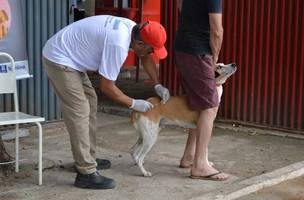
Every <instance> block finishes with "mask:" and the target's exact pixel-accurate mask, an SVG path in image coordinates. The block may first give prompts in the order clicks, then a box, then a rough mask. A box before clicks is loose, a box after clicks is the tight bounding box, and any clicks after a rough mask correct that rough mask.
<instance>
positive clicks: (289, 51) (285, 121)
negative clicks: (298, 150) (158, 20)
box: [161, 0, 304, 133]
mask: <svg viewBox="0 0 304 200" xmlns="http://www.w3.org/2000/svg"><path fill="white" fill-rule="evenodd" d="M223 2H224V5H223V10H224V13H223V20H224V21H223V26H224V31H225V33H224V42H223V47H222V52H221V57H220V61H221V62H225V63H228V62H236V63H237V64H238V66H239V68H238V71H237V74H235V75H234V76H233V77H232V78H231V79H230V80H229V81H228V82H227V83H226V84H225V93H224V96H223V99H222V103H221V108H220V111H219V117H218V118H219V119H223V120H225V121H231V122H232V121H234V122H238V123H244V124H252V125H258V126H267V127H269V128H278V129H281V128H283V129H289V130H293V131H297V132H300V133H303V131H304V98H303V95H304V69H303V68H304V54H303V52H304V1H303V0H259V1H256V0H247V1H244V0H224V1H223ZM162 4H163V5H162V8H163V10H162V11H163V13H162V16H163V19H162V22H163V24H164V25H165V26H166V28H167V30H168V31H169V33H168V34H169V38H168V48H169V51H170V54H169V58H168V59H167V60H166V61H165V62H164V63H163V69H162V72H161V76H162V80H163V82H164V83H165V84H166V85H167V86H169V88H170V89H171V91H172V92H173V93H175V94H179V90H180V89H179V83H178V79H177V75H176V72H175V67H174V61H173V55H172V52H171V51H172V41H173V37H174V35H175V30H176V26H177V21H178V20H177V18H178V17H177V10H176V5H175V1H162Z"/></svg>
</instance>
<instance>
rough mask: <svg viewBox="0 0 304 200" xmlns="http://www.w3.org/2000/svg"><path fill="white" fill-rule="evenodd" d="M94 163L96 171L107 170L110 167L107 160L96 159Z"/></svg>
mask: <svg viewBox="0 0 304 200" xmlns="http://www.w3.org/2000/svg"><path fill="white" fill-rule="evenodd" d="M96 162H97V167H96V169H97V170H101V169H109V168H110V167H111V162H110V161H109V160H105V159H99V158H96Z"/></svg>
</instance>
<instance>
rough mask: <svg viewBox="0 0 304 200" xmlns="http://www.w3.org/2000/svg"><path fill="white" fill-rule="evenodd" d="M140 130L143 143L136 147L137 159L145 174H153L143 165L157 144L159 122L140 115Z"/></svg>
mask: <svg viewBox="0 0 304 200" xmlns="http://www.w3.org/2000/svg"><path fill="white" fill-rule="evenodd" d="M137 125H138V132H139V134H140V137H141V138H142V141H141V143H139V145H136V146H135V147H136V148H134V152H135V153H134V155H135V156H134V157H135V161H136V163H137V165H138V167H139V168H140V170H141V172H142V173H143V175H144V176H152V174H151V173H150V172H148V171H146V170H145V168H144V167H143V163H144V158H145V156H146V155H147V153H148V152H149V151H150V150H151V148H152V146H153V145H154V144H155V142H156V140H157V136H158V132H159V123H155V122H153V121H150V120H149V119H148V118H146V117H140V118H139V120H138V124H137Z"/></svg>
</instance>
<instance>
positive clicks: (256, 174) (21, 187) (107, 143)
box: [0, 80, 304, 200]
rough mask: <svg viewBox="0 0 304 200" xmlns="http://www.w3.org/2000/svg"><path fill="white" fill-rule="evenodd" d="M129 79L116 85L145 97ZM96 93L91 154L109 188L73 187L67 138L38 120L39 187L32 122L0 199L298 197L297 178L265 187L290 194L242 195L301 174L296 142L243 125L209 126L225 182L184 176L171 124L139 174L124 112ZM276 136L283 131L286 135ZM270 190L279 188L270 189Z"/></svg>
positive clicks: (182, 138)
mask: <svg viewBox="0 0 304 200" xmlns="http://www.w3.org/2000/svg"><path fill="white" fill-rule="evenodd" d="M131 81H133V82H132V84H130V80H122V81H119V82H118V83H117V84H118V85H119V87H121V88H122V89H123V91H124V92H125V93H127V94H128V95H130V96H132V97H135V98H142V99H145V98H147V97H149V96H153V95H151V94H153V88H152V86H151V85H149V84H143V82H140V83H136V84H134V80H131ZM93 82H94V81H93ZM99 97H100V100H101V102H100V103H99V105H100V111H104V112H107V113H103V112H99V113H98V139H97V143H98V154H97V156H98V157H99V158H106V159H109V160H111V162H112V167H111V169H108V170H104V171H101V173H102V175H104V176H108V177H111V178H114V179H115V180H116V181H117V187H116V188H115V189H113V190H106V191H100V190H86V189H78V188H75V187H74V186H73V182H74V179H75V175H76V174H75V172H73V167H72V166H73V163H72V162H73V159H72V154H71V151H70V143H69V137H68V134H67V132H66V129H65V126H64V124H63V123H62V122H58V123H50V124H45V125H44V127H43V130H44V137H43V145H44V146H43V160H44V167H45V170H44V172H43V185H42V186H38V185H36V183H37V170H35V163H36V161H37V154H38V151H37V137H36V136H37V135H36V129H35V128H34V127H32V128H31V129H30V136H29V137H24V138H21V141H20V145H21V146H20V151H21V159H23V158H24V159H27V160H25V161H24V162H22V163H21V166H20V172H19V173H17V174H14V173H13V174H11V175H10V176H9V177H8V178H6V177H0V199H1V200H18V199H22V200H23V199H27V200H31V199H33V200H34V199H35V200H36V199H54V200H59V199H64V200H78V199H79V200H84V199H90V200H99V199H111V200H113V199H117V200H121V199H124V200H125V199H130V200H131V199H132V200H134V199H138V200H142V199H145V200H154V199H155V200H160V199H161V200H162V199H166V200H167V199H169V200H170V199H172V200H173V199H174V200H185V199H192V200H194V199H202V200H207V199H208V200H219V199H225V200H229V199H237V198H241V200H243V199H244V200H245V199H246V200H247V199H248V200H255V199H267V198H268V197H269V198H268V199H276V200H277V199H278V200H280V198H281V199H282V200H283V199H284V200H289V199H296V200H298V199H297V198H292V197H298V196H299V195H302V194H303V193H304V192H303V191H304V189H303V187H300V186H299V184H298V182H297V181H300V182H301V184H302V185H303V179H298V180H294V181H296V182H293V181H291V182H287V183H288V186H286V185H283V186H281V185H278V186H273V187H270V189H271V191H272V192H275V191H279V190H281V191H284V188H288V187H289V188H293V189H292V191H291V193H288V195H294V196H290V197H291V198H287V197H286V198H283V195H280V194H282V193H278V195H277V196H271V195H270V193H269V191H267V189H266V190H261V192H258V193H253V194H251V195H249V196H244V195H247V194H250V193H252V192H255V191H257V190H259V189H263V188H265V187H268V186H272V185H274V184H277V183H280V182H282V181H284V180H288V179H292V178H296V177H299V176H301V175H303V174H304V162H303V160H304V159H303V157H304V156H303V148H304V140H302V139H297V138H291V137H280V136H274V135H269V134H265V133H270V134H272V133H274V132H271V131H266V130H257V131H256V130H253V129H250V131H248V129H246V128H236V127H234V126H232V125H229V124H219V123H217V124H215V129H214V133H213V136H212V140H211V143H210V148H209V157H210V160H211V161H213V162H214V164H215V167H216V168H217V169H219V170H222V171H223V172H226V173H228V174H229V175H230V179H229V180H227V181H225V182H215V181H202V180H193V179H190V178H189V177H188V176H189V170H188V169H179V168H178V165H179V161H180V158H181V156H182V153H183V149H184V146H185V142H186V138H187V130H185V129H182V128H178V127H164V128H163V129H162V131H161V132H160V136H159V138H158V142H157V143H156V145H155V146H154V147H153V149H152V151H151V152H150V153H149V154H148V155H147V157H146V160H145V168H146V169H147V170H149V171H151V172H152V173H153V175H154V176H153V177H150V178H147V177H143V176H142V175H141V173H140V171H139V169H138V168H137V166H135V165H134V163H133V161H132V159H131V156H130V154H129V152H130V148H131V147H132V146H133V144H134V143H135V142H136V139H137V135H136V133H135V130H134V128H133V127H132V126H131V123H130V119H129V117H128V114H129V110H128V109H122V108H121V107H119V106H118V105H117V104H115V103H114V102H112V101H111V100H109V99H107V98H105V97H104V96H102V95H101V94H100V93H99ZM109 113H113V114H115V115H112V114H109ZM117 114H120V115H122V116H118V115H117ZM279 135H282V134H279ZM283 135H285V136H288V134H287V133H283ZM5 146H6V148H7V150H8V151H9V152H10V153H11V154H13V149H14V143H13V142H5ZM283 184H285V183H283ZM295 186H297V187H295ZM276 187H280V188H281V189H279V190H277V189H276ZM294 188H297V189H294ZM273 194H274V195H276V194H275V193H273ZM263 195H266V196H263ZM296 195H298V196H296ZM242 196H243V197H242ZM266 197H267V198H266ZM272 197H274V198H272ZM279 197H280V198H279ZM299 197H300V196H299ZM301 198H302V197H300V198H299V200H300V199H301Z"/></svg>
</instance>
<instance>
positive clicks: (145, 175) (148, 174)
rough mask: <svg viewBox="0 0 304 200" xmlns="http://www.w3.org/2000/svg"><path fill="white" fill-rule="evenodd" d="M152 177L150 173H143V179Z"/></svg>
mask: <svg viewBox="0 0 304 200" xmlns="http://www.w3.org/2000/svg"><path fill="white" fill-rule="evenodd" d="M151 176H152V173H151V172H145V173H144V177H151Z"/></svg>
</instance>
